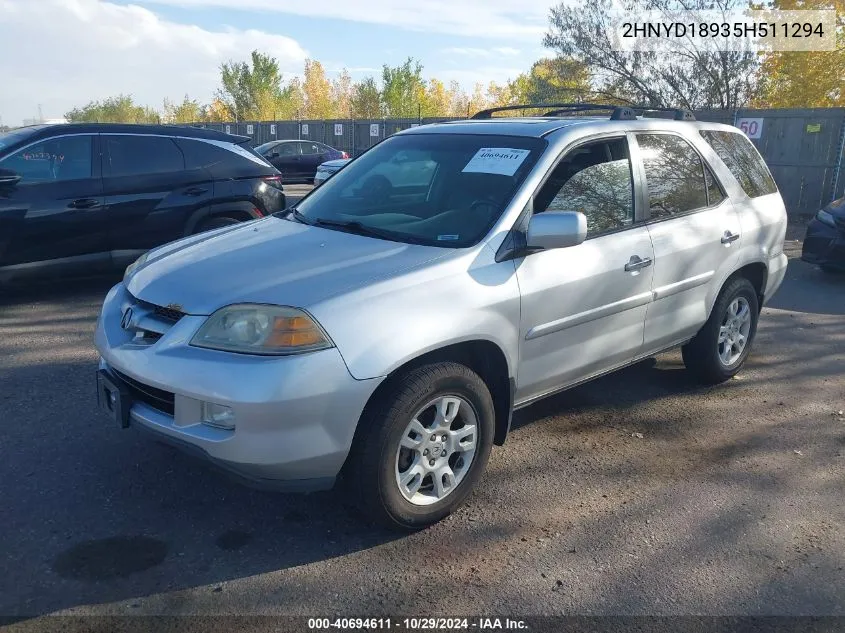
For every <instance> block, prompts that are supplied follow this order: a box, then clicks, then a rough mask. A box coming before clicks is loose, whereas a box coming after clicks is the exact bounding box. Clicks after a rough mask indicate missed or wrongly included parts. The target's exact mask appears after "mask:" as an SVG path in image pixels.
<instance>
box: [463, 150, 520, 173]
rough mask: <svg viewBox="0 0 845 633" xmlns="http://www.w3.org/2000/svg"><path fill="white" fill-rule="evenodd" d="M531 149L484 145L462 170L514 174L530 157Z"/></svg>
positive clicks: (466, 171) (465, 171)
mask: <svg viewBox="0 0 845 633" xmlns="http://www.w3.org/2000/svg"><path fill="white" fill-rule="evenodd" d="M530 151H531V150H527V149H513V148H510V147H482V148H481V149H480V150H478V151H477V152H476V153H475V156H473V157H472V158H471V159H470V161H469V162H468V163H467V165H466V167H464V168H463V170H462V171H463V172H464V173H476V174H499V175H501V176H513V175H514V174H515V173H516V170H517V169H519V166H520V165H521V164H522V161H524V160H525V159H526V158H527V157H528V154H529V153H530Z"/></svg>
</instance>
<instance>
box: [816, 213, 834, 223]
mask: <svg viewBox="0 0 845 633" xmlns="http://www.w3.org/2000/svg"><path fill="white" fill-rule="evenodd" d="M816 219H817V220H818V221H819V222H821V223H822V224H827V225H828V226H836V222H834V220H833V216H832V215H831V214H830V213H828V212H827V211H819V212H818V213H816Z"/></svg>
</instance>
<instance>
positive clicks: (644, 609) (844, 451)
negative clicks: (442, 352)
mask: <svg viewBox="0 0 845 633" xmlns="http://www.w3.org/2000/svg"><path fill="white" fill-rule="evenodd" d="M790 246H791V247H792V248H793V249H796V248H800V245H798V244H795V243H790ZM794 252H795V253H797V251H794ZM113 282H114V280H102V281H101V280H97V281H88V282H81V283H75V284H68V285H63V286H62V287H51V286H39V287H34V288H31V289H29V290H27V291H25V292H17V293H15V294H13V295H11V296H9V297H7V298H6V299H4V300H2V303H0V423H2V436H0V437H1V438H2V439H0V482H2V483H0V501H1V502H0V507H2V508H3V519H2V521H0V565H1V566H2V569H3V570H5V571H4V573H3V574H0V615H6V616H21V617H30V616H39V615H45V614H51V613H56V612H63V613H73V614H211V615H214V614H244V613H246V614H297V615H327V614H336V615H378V614H394V615H395V614H405V615H417V616H422V615H457V614H467V615H469V614H482V615H485V614H489V615H500V616H505V615H538V614H734V615H738V614H754V615H756V614H796V615H797V614H802V615H819V614H827V615H834V614H836V615H845V503H843V484H845V416H843V415H842V413H841V412H842V410H843V409H845V376H843V374H845V371H844V370H845V319H844V318H843V317H845V278H842V277H838V278H837V277H830V276H827V275H823V274H822V273H821V272H820V271H818V270H816V269H814V268H812V267H810V266H808V265H806V264H804V263H802V262H800V261H799V260H797V259H793V260H792V261H791V264H790V268H789V272H788V276H787V280H786V282H785V283H784V285H783V287H782V289H781V291H780V293H779V294H778V295H777V296H776V297H775V299H774V301H773V302H772V303H771V304H770V305H769V306H768V307H767V308H766V309H765V310H764V313H763V316H762V320H761V325H760V330H759V334H758V338H757V342H756V346H755V351H754V353H753V354H752V356H751V358H750V360H749V362H748V365H747V366H746V369H745V371H743V372H742V373H741V375H740V377H739V378H738V379H736V380H733V381H731V382H730V383H729V384H727V385H723V386H720V387H716V388H701V387H699V386H697V385H695V384H694V383H693V382H691V381H690V379H689V377H688V376H687V374H686V373H685V372H684V371H683V368H682V365H681V362H680V355H679V354H678V353H670V354H666V355H661V356H659V357H657V358H655V359H650V360H648V361H645V362H642V363H639V364H638V365H636V366H634V367H631V368H629V369H627V370H624V371H622V372H620V373H617V374H615V375H611V376H608V377H605V378H602V379H600V380H598V381H595V382H593V383H591V384H588V385H585V386H582V387H579V388H577V389H574V390H572V391H569V392H566V393H564V394H561V395H559V396H556V397H553V398H551V399H548V400H546V401H543V402H541V403H539V404H537V405H535V406H532V407H531V408H529V409H525V410H523V411H521V412H519V413H518V414H517V415H516V419H515V428H514V430H513V432H512V433H511V436H510V438H509V440H508V442H507V444H506V445H505V446H504V447H502V448H497V449H494V451H493V455H492V458H491V461H490V464H489V467H488V470H487V474H486V476H485V477H484V478H483V480H482V482H481V485H480V487H479V489H478V490H477V492H476V493H475V494H474V496H473V497H472V498H471V499H470V501H469V503H468V504H467V505H466V506H464V507H463V508H462V509H461V510H460V511H459V512H458V513H457V514H456V515H455V516H453V517H450V518H449V519H447V520H446V521H444V522H443V523H441V524H439V525H437V526H435V527H433V528H431V529H428V530H426V531H424V532H421V533H417V534H414V535H410V536H400V535H397V534H394V533H390V532H385V531H382V530H379V529H375V528H373V527H371V526H369V525H368V524H367V523H366V521H365V520H364V519H363V518H361V517H359V516H358V515H357V514H356V513H355V512H354V510H352V509H350V508H348V507H346V506H345V504H344V499H343V498H342V497H341V496H340V495H339V494H338V493H334V492H329V493H319V494H313V495H310V496H294V495H282V494H276V493H267V492H257V491H252V490H248V489H245V488H242V487H240V486H239V485H237V484H235V483H231V482H230V481H229V480H228V479H227V478H226V477H225V476H224V475H221V474H218V473H217V472H216V471H213V470H211V469H210V468H208V467H207V466H205V465H204V464H202V463H201V462H199V461H196V460H194V459H193V458H190V457H186V456H184V455H182V454H181V453H179V452H177V451H175V450H173V449H171V448H169V447H167V446H164V445H161V444H158V443H156V442H153V441H150V440H149V439H148V438H147V437H146V436H143V435H140V434H138V433H137V432H135V431H133V430H126V431H124V430H121V429H119V428H117V426H116V425H114V424H113V423H111V422H110V421H109V420H108V419H107V418H106V417H105V416H104V415H102V414H101V413H100V412H99V411H98V410H97V407H96V402H95V388H94V371H95V367H96V359H97V356H96V352H95V350H94V348H93V345H92V332H93V329H94V323H95V319H96V315H97V312H98V309H99V306H100V302H101V300H102V298H103V296H104V294H105V292H106V290H107V289H108V287H109V286H110V285H111V283H113ZM635 433H639V434H642V437H641V438H640V437H639V436H634V435H633V434H635Z"/></svg>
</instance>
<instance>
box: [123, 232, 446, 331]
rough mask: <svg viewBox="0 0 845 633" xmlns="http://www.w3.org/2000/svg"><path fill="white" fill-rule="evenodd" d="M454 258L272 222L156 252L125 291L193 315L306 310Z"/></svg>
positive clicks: (431, 249)
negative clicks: (273, 307) (237, 308)
mask: <svg viewBox="0 0 845 633" xmlns="http://www.w3.org/2000/svg"><path fill="white" fill-rule="evenodd" d="M449 252H451V251H450V250H449V249H443V248H436V247H431V246H419V245H416V244H401V243H398V242H390V241H387V240H381V239H375V238H371V237H365V236H361V235H353V234H350V233H344V232H341V231H335V230H329V229H324V228H320V227H313V226H308V225H305V224H299V223H297V222H291V221H289V220H283V219H280V218H274V217H270V218H266V219H264V220H259V221H256V222H249V223H247V224H242V225H239V226H237V227H234V228H229V227H227V228H225V229H222V230H219V231H212V232H210V233H207V234H201V235H198V236H194V237H191V238H186V239H184V240H181V241H179V242H175V243H172V244H168V245H166V246H164V247H161V248H159V249H156V250H155V251H151V252H150V254H149V257H148V260H147V261H146V262H145V263H144V264H143V266H141V267H139V268H138V269H137V270H136V271H134V273H133V274H132V275H131V276H130V278H129V279H128V281H127V289H128V290H129V292H130V293H132V295H133V296H135V297H137V298H139V299H141V300H143V301H147V302H149V303H153V304H155V305H162V306H167V305H173V304H176V305H178V306H180V308H181V310H182V311H183V312H185V313H187V314H195V315H207V314H211V313H212V312H214V311H215V310H217V309H218V308H221V307H223V306H226V305H231V304H234V303H271V304H277V305H289V306H294V307H300V308H308V307H310V306H312V305H314V304H315V303H318V302H320V301H322V300H324V299H327V298H329V297H332V296H335V295H337V294H340V293H343V292H345V291H348V290H352V289H354V288H358V287H360V286H362V285H364V284H366V283H367V282H368V281H370V280H374V279H378V278H384V277H388V276H390V275H393V274H396V273H398V272H400V271H403V270H406V269H410V268H415V267H417V266H419V265H421V264H424V263H426V262H429V261H432V260H434V259H437V258H439V257H442V256H444V255H446V254H447V253H449Z"/></svg>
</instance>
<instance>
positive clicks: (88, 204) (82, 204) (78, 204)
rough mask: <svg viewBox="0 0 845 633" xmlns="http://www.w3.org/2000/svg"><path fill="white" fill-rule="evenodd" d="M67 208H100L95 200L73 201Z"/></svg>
mask: <svg viewBox="0 0 845 633" xmlns="http://www.w3.org/2000/svg"><path fill="white" fill-rule="evenodd" d="M67 206H69V207H70V208H71V209H93V208H94V207H98V206H100V201H99V200H95V199H94V198H80V199H79V200H74V201H73V202H71V203H70V204H69V205H67Z"/></svg>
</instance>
